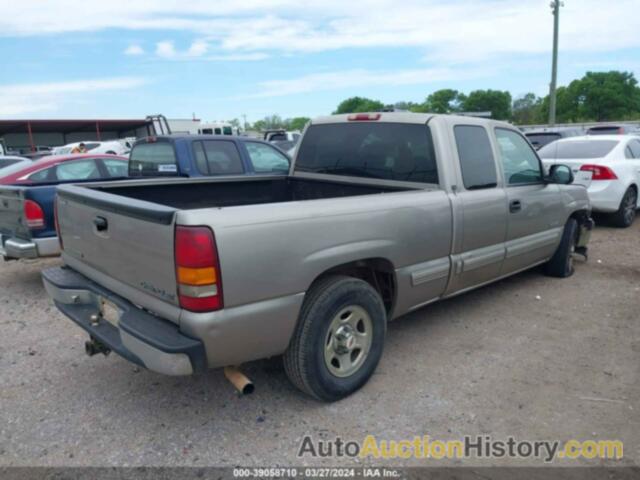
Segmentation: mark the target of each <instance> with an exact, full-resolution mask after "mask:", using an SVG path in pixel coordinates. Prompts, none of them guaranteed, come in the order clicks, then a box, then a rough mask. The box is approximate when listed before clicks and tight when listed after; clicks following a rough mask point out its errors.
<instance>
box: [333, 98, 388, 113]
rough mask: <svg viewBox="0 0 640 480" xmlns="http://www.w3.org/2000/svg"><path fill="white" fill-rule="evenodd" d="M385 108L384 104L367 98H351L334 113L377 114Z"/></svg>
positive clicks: (343, 102) (341, 103)
mask: <svg viewBox="0 0 640 480" xmlns="http://www.w3.org/2000/svg"><path fill="white" fill-rule="evenodd" d="M383 108H384V104H383V103H382V102H380V101H378V100H372V99H370V98H365V97H351V98H347V99H346V100H343V101H342V102H340V104H339V105H338V108H336V111H335V112H333V113H360V112H377V111H380V110H382V109H383Z"/></svg>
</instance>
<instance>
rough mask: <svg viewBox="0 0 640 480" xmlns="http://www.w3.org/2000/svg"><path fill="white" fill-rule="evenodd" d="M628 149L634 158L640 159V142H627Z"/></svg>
mask: <svg viewBox="0 0 640 480" xmlns="http://www.w3.org/2000/svg"><path fill="white" fill-rule="evenodd" d="M629 148H630V149H631V153H633V157H634V158H640V140H631V141H630V142H629Z"/></svg>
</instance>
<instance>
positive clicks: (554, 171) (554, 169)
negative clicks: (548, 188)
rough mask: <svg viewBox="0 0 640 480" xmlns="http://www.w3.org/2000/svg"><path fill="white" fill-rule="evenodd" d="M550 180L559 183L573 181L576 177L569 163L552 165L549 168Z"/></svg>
mask: <svg viewBox="0 0 640 480" xmlns="http://www.w3.org/2000/svg"><path fill="white" fill-rule="evenodd" d="M548 178H549V181H550V182H551V183H557V184H559V185H569V184H570V183H573V180H574V177H573V172H572V171H571V168H570V167H568V166H567V165H552V166H551V168H550V169H549V177H548Z"/></svg>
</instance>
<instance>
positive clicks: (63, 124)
mask: <svg viewBox="0 0 640 480" xmlns="http://www.w3.org/2000/svg"><path fill="white" fill-rule="evenodd" d="M148 123H149V122H148V120H146V119H119V120H111V119H109V120H107V119H66V120H43V119H37V120H30V119H24V120H22V119H16V120H0V135H5V134H7V133H26V132H27V131H28V125H30V126H31V132H32V133H48V132H61V133H71V132H82V131H87V132H95V131H96V126H97V128H98V129H99V130H103V131H107V130H109V131H112V130H115V131H125V130H133V129H135V128H140V127H144V126H146V125H148Z"/></svg>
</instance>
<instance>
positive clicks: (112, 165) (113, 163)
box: [102, 158, 129, 177]
mask: <svg viewBox="0 0 640 480" xmlns="http://www.w3.org/2000/svg"><path fill="white" fill-rule="evenodd" d="M102 163H103V165H104V168H106V169H107V172H108V173H109V176H110V177H126V176H128V174H129V164H128V162H123V161H122V160H113V159H111V158H104V159H102Z"/></svg>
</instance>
